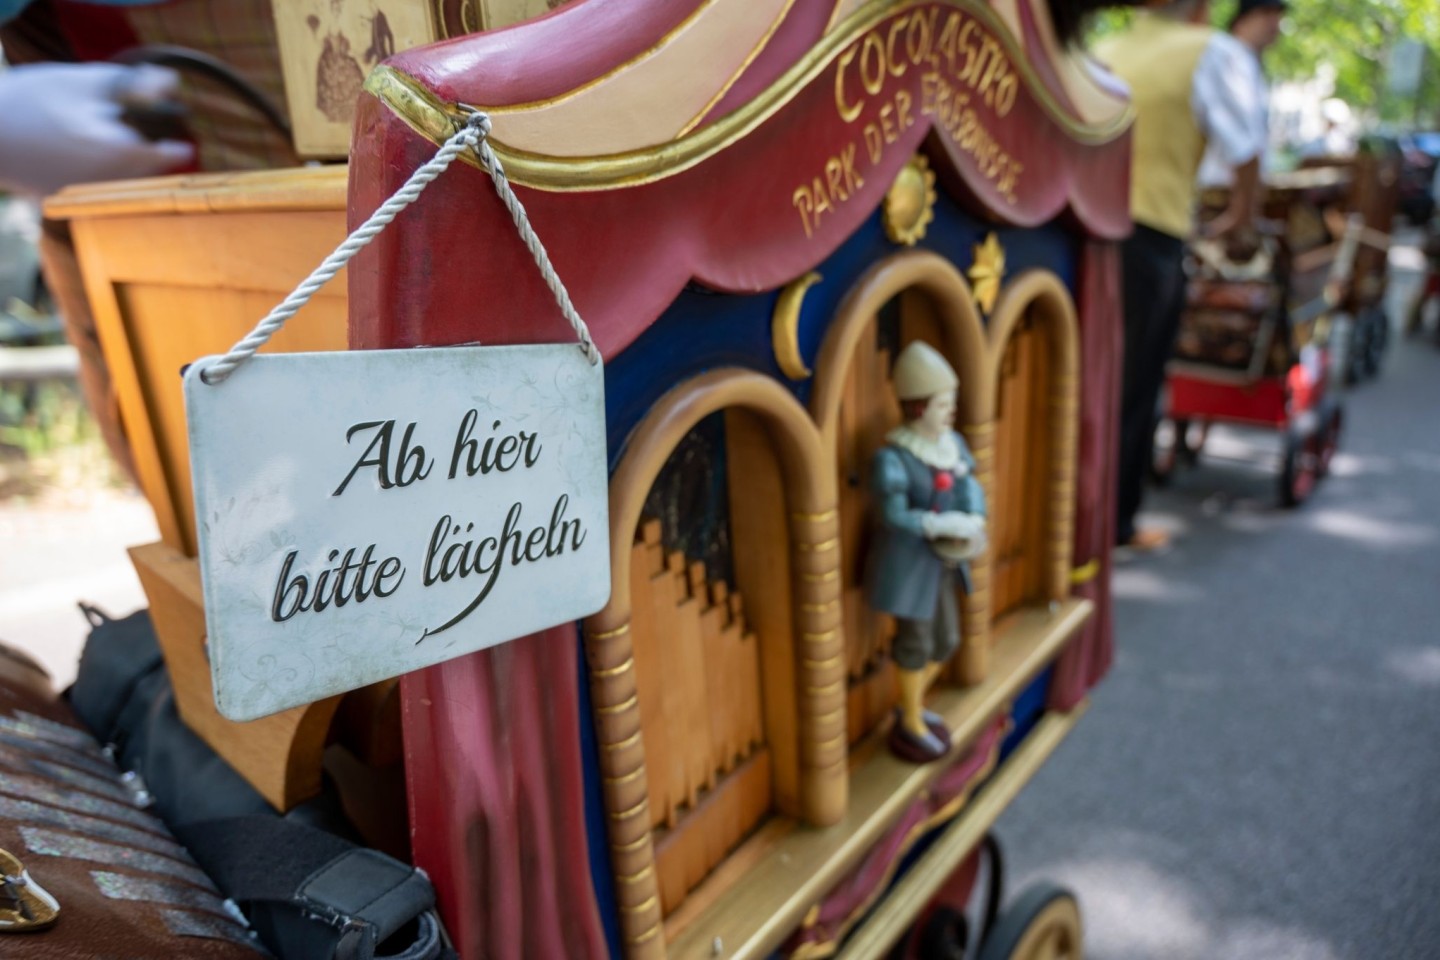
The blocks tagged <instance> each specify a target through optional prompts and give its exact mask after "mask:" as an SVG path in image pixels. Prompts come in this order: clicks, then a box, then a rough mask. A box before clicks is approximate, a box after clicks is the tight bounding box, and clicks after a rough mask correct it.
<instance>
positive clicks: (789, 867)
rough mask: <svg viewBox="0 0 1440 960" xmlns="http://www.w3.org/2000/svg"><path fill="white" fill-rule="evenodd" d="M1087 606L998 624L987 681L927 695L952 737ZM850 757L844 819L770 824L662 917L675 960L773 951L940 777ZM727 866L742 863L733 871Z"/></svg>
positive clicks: (1008, 696)
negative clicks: (716, 952)
mask: <svg viewBox="0 0 1440 960" xmlns="http://www.w3.org/2000/svg"><path fill="white" fill-rule="evenodd" d="M1092 609H1093V607H1092V605H1091V604H1090V602H1089V601H1086V600H1078V599H1071V600H1067V601H1066V602H1064V603H1063V604H1061V605H1060V607H1059V609H1058V610H1057V611H1055V612H1053V613H1052V612H1051V611H1050V610H1049V608H1048V606H1047V607H1027V608H1024V609H1022V610H1019V611H1017V612H1015V613H1014V614H1012V615H1011V616H1010V617H1008V618H1006V619H1005V620H1004V621H1002V622H1001V623H998V624H997V625H996V628H995V650H994V659H993V662H992V667H991V670H990V671H989V673H988V674H987V676H986V678H985V679H984V680H983V681H981V682H980V683H978V684H976V685H975V686H972V687H967V688H965V689H963V690H962V689H957V688H944V689H941V690H939V691H938V692H937V693H936V695H935V696H934V697H933V698H932V700H931V703H930V706H931V708H932V709H934V710H936V711H938V712H939V713H941V714H942V715H943V716H944V717H945V719H946V721H947V723H948V724H949V725H950V728H951V730H952V732H953V735H954V742H955V743H957V744H963V743H969V742H971V741H973V740H974V739H975V737H977V736H978V735H979V734H980V733H981V731H982V730H983V729H984V728H985V726H986V725H987V724H988V723H989V722H991V721H992V720H993V719H994V717H995V716H996V715H997V714H998V713H999V712H1000V711H1001V710H1002V709H1004V707H1005V705H1006V704H1007V703H1009V702H1010V701H1011V700H1012V699H1013V698H1014V697H1015V696H1016V695H1017V694H1018V693H1019V692H1020V691H1021V690H1023V689H1024V688H1025V686H1026V684H1028V683H1029V681H1030V680H1031V679H1032V678H1033V677H1034V676H1035V675H1036V674H1037V673H1039V672H1040V671H1041V670H1042V669H1043V668H1044V667H1045V666H1046V665H1047V664H1049V663H1050V662H1052V661H1053V660H1054V659H1055V657H1056V656H1057V655H1059V653H1060V651H1061V649H1062V648H1063V647H1064V645H1065V644H1066V642H1067V641H1069V640H1070V638H1072V637H1073V636H1074V635H1075V634H1076V632H1077V631H1078V630H1079V629H1080V628H1081V627H1082V626H1083V625H1084V624H1085V622H1086V621H1087V620H1088V618H1089V616H1090V614H1091V611H1092ZM856 756H858V757H863V759H860V760H859V761H858V762H857V763H856V764H855V765H854V766H853V767H852V769H851V774H850V802H849V805H848V807H847V809H846V813H845V816H844V818H843V819H842V820H841V821H840V822H839V823H837V824H835V825H834V826H831V827H825V828H822V829H796V828H795V827H794V825H793V824H789V825H788V826H787V825H786V824H785V823H784V821H782V822H781V823H772V825H770V826H768V827H767V829H765V830H762V831H760V832H758V833H757V835H756V836H755V837H753V838H752V839H751V840H749V841H747V842H746V844H745V845H743V846H742V847H740V849H738V850H737V851H736V852H735V853H734V854H732V855H731V857H730V860H729V861H728V862H727V864H726V866H725V867H724V868H722V869H721V870H717V871H716V872H715V873H714V874H712V875H711V876H710V877H708V878H707V879H706V881H705V882H704V883H702V884H701V885H700V886H699V887H698V888H696V890H695V891H694V892H693V893H692V894H691V895H690V897H689V898H688V902H687V904H686V907H685V908H684V909H682V910H680V911H677V912H676V913H675V914H674V915H673V916H671V917H670V918H668V919H667V922H666V925H665V932H666V938H667V940H668V956H669V957H671V958H672V960H692V958H694V960H700V958H710V957H712V956H713V952H712V946H713V943H714V940H715V938H717V937H718V938H720V940H721V942H722V943H723V944H724V948H725V956H726V958H727V960H745V958H761V957H767V956H769V955H770V953H771V951H773V950H775V949H776V948H777V947H779V946H780V944H781V943H782V942H783V941H784V939H785V937H787V936H788V935H789V934H790V932H791V931H792V930H794V928H795V927H796V925H797V924H799V923H800V921H801V919H802V918H803V917H804V915H805V912H806V911H807V910H809V909H810V908H811V907H812V906H813V905H814V904H815V903H816V902H818V901H819V900H820V899H821V897H823V896H824V895H825V894H826V893H827V892H828V891H829V890H830V889H831V887H833V886H834V885H835V883H836V882H838V881H839V880H840V879H841V878H842V877H844V876H845V875H846V874H847V873H848V872H849V871H850V870H852V869H854V867H855V865H856V864H857V863H858V862H859V860H860V858H861V857H863V856H864V854H865V852H866V851H868V850H869V849H870V848H871V847H872V846H873V845H874V844H875V842H876V841H877V840H878V839H879V838H880V837H881V836H883V835H884V833H885V831H886V830H888V829H889V828H890V827H891V825H892V824H893V823H894V822H895V820H896V819H897V818H898V817H899V816H900V815H901V814H902V813H903V811H904V810H905V809H906V808H907V807H908V806H909V805H910V803H911V802H913V800H914V799H915V797H917V796H919V794H920V793H921V792H922V791H924V790H925V789H927V787H928V786H929V784H930V782H931V781H932V780H933V779H934V777H935V776H937V775H938V774H939V773H940V771H939V770H938V769H937V768H936V766H935V765H921V766H917V765H915V764H907V763H904V762H902V761H900V760H898V759H896V758H895V757H892V756H890V755H889V753H888V751H886V750H884V749H881V748H879V746H878V745H877V746H876V748H874V749H871V750H869V751H866V750H864V749H860V750H857V751H854V752H852V757H856ZM1005 769H1006V768H1005V767H1002V768H1001V772H1003V771H1004V770H1005ZM776 819H777V820H780V818H776ZM752 847H753V848H755V849H751V848H752ZM732 863H733V864H743V865H744V866H745V869H743V871H742V870H740V869H738V868H737V869H735V870H732V869H731V864H732ZM692 903H693V904H695V905H696V906H695V908H693V909H692V907H691V904H692Z"/></svg>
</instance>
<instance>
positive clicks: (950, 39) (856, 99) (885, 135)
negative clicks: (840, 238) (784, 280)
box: [791, 9, 1024, 237]
mask: <svg viewBox="0 0 1440 960" xmlns="http://www.w3.org/2000/svg"><path fill="white" fill-rule="evenodd" d="M911 71H919V72H920V82H919V90H920V96H919V98H918V101H917V98H916V97H915V95H914V94H913V93H912V92H911V90H910V89H905V88H901V89H896V90H894V91H893V92H887V89H886V88H887V87H888V86H889V85H890V83H891V81H892V80H899V79H901V78H903V77H905V76H906V75H907V74H910V73H911ZM912 86H913V84H912ZM1019 90H1020V77H1019V74H1018V73H1017V72H1016V70H1015V67H1014V65H1013V64H1012V63H1011V62H1010V59H1009V57H1008V56H1006V54H1005V50H1004V47H1003V46H1002V45H1001V43H1000V41H999V40H997V39H996V38H995V37H994V35H993V34H991V33H990V31H989V30H988V29H987V28H986V27H985V26H984V25H983V24H981V23H980V22H979V21H978V20H976V19H975V18H974V17H971V16H969V15H967V14H965V13H962V12H960V11H958V10H952V11H941V10H939V9H930V10H916V11H912V12H909V13H903V14H900V15H899V16H896V17H894V18H892V19H890V20H888V21H886V22H885V23H882V24H880V25H879V26H877V27H874V28H873V29H871V30H869V31H867V32H866V33H865V34H864V36H862V37H861V38H860V39H859V40H858V41H856V42H855V43H853V44H851V45H850V46H849V47H847V48H845V49H844V50H843V51H842V52H841V53H840V55H839V56H838V57H837V58H836V61H835V73H834V92H835V111H836V113H837V114H838V115H839V117H840V119H841V120H842V121H844V122H845V123H846V124H847V125H849V124H858V125H859V127H858V135H857V136H856V137H854V138H853V139H852V140H851V141H850V142H849V143H847V144H846V145H845V146H844V147H842V148H841V149H839V150H837V151H835V152H834V153H833V154H831V155H830V156H829V157H827V158H826V159H825V162H824V164H823V166H822V168H821V169H820V170H819V171H818V172H817V173H815V174H814V175H813V176H811V177H810V178H809V179H808V180H806V181H804V182H802V183H800V184H799V185H798V186H796V187H795V189H794V191H793V192H792V194H791V203H792V205H793V206H794V207H795V212H796V213H797V214H798V215H799V216H800V223H801V226H802V227H803V228H804V230H805V235H806V236H807V237H808V236H813V235H814V233H815V231H816V229H817V228H818V227H819V226H820V224H821V223H822V222H823V220H824V218H825V216H827V215H829V214H833V213H835V212H836V211H837V210H839V209H840V207H841V206H842V205H844V204H845V203H847V202H849V201H850V200H851V198H853V197H854V196H855V194H856V192H857V191H858V190H859V189H860V188H862V187H864V186H865V178H864V174H863V173H862V170H861V162H860V161H861V160H862V159H863V160H865V161H868V164H869V167H876V166H879V165H880V163H881V162H882V161H883V159H884V157H885V153H886V150H887V148H888V147H889V146H890V145H891V144H893V143H896V142H897V141H899V140H900V138H901V136H902V135H903V134H904V132H905V131H906V130H908V129H910V128H911V127H913V126H914V125H915V124H916V122H917V120H918V119H920V118H929V119H933V121H934V123H935V124H936V125H937V126H939V127H941V128H942V129H943V130H944V131H945V132H946V133H947V134H948V135H949V137H950V139H951V141H952V142H954V143H955V144H956V146H958V147H959V148H960V149H961V150H962V151H964V152H965V153H966V154H968V155H969V156H970V157H971V158H972V159H973V160H974V161H975V167H976V169H977V170H978V171H979V173H980V175H981V176H983V177H985V179H986V180H988V181H990V182H991V183H993V184H994V186H995V189H996V190H997V191H998V192H999V193H1000V194H1001V195H1002V196H1004V197H1005V198H1006V199H1007V200H1009V201H1010V202H1011V203H1014V202H1015V189H1016V182H1017V180H1018V178H1019V176H1020V173H1021V172H1022V171H1023V169H1024V167H1023V165H1022V164H1021V163H1020V162H1019V161H1018V160H1016V159H1015V158H1014V157H1013V156H1011V155H1010V153H1009V152H1008V151H1007V150H1005V149H1004V147H1002V146H1001V145H1000V142H999V140H998V139H997V138H996V137H995V135H994V133H993V131H992V128H991V127H990V126H989V124H990V123H993V122H998V121H1002V120H1004V118H1005V117H1006V116H1008V115H1009V113H1010V111H1011V110H1012V109H1014V106H1015V99H1016V97H1017V96H1018V94H1019ZM862 118H865V119H864V121H863V122H861V121H862Z"/></svg>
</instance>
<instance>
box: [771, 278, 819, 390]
mask: <svg viewBox="0 0 1440 960" xmlns="http://www.w3.org/2000/svg"><path fill="white" fill-rule="evenodd" d="M819 282H820V274H818V273H816V272H815V271H814V270H811V271H810V272H809V273H807V274H805V276H803V277H800V278H799V279H798V280H791V281H790V282H789V283H787V284H786V285H785V289H783V290H781V291H780V299H779V300H776V301H775V313H774V314H773V316H772V318H771V320H770V345H771V347H772V348H773V349H774V351H775V362H776V363H778V364H780V370H781V371H782V372H783V373H784V374H785V376H787V377H789V378H790V379H791V380H804V379H805V378H806V377H808V376H810V368H809V367H807V366H805V358H804V357H802V356H801V355H800V302H801V301H802V300H804V299H805V291H806V290H809V289H810V288H811V287H813V286H814V285H815V284H817V283H819Z"/></svg>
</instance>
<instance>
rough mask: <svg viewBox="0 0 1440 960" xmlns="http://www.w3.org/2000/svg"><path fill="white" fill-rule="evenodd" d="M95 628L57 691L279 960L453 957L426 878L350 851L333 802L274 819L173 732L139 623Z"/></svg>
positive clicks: (348, 834) (143, 619)
mask: <svg viewBox="0 0 1440 960" xmlns="http://www.w3.org/2000/svg"><path fill="white" fill-rule="evenodd" d="M82 609H84V610H85V613H86V615H87V616H88V617H90V620H91V622H92V623H93V624H94V625H95V627H94V630H92V632H91V634H90V637H89V638H88V640H87V642H86V644H85V650H84V652H83V654H82V655H81V658H80V669H79V674H78V676H77V677H76V680H75V684H74V686H72V687H71V688H70V690H69V692H68V694H67V695H68V697H69V699H70V703H71V706H72V707H73V709H74V711H75V713H76V715H77V716H79V717H80V718H81V720H83V721H84V722H85V724H86V725H87V726H89V727H90V729H91V730H92V731H93V732H94V734H95V736H96V738H97V739H99V740H100V742H101V743H103V744H105V745H106V746H107V749H109V750H110V751H111V753H112V754H113V755H114V757H115V759H116V762H117V763H118V764H119V765H120V767H121V768H122V769H124V770H126V771H133V772H134V773H135V774H136V775H138V777H139V778H140V780H141V781H143V784H144V789H145V791H146V792H147V793H148V794H149V796H150V797H151V798H152V799H153V803H154V806H153V810H154V812H156V813H158V814H159V815H160V816H161V818H162V819H164V820H165V822H166V823H167V824H168V825H169V827H170V829H171V830H172V831H173V832H174V834H175V836H176V837H177V838H178V839H179V840H180V842H181V843H183V844H184V845H185V846H186V847H187V848H188V849H189V851H190V853H191V855H192V856H193V857H194V858H195V860H196V862H197V863H199V864H200V866H201V867H202V868H204V870H205V872H206V873H208V874H209V875H210V877H211V879H213V880H214V881H215V883H216V885H217V886H218V887H219V888H220V890H221V891H223V892H224V893H225V895H226V896H228V897H229V898H230V899H232V900H234V901H235V902H236V903H237V904H239V906H240V908H241V909H242V910H243V911H244V913H245V915H246V917H247V919H249V921H250V923H251V926H252V927H253V928H254V930H255V931H256V933H257V934H258V935H259V936H260V939H261V940H262V942H264V944H265V945H266V946H267V947H268V948H269V949H270V950H272V951H273V952H274V953H275V954H276V956H278V957H280V958H281V960H323V958H331V957H333V958H334V960H372V958H394V960H443V958H453V957H454V956H455V955H454V952H453V951H452V950H450V949H449V947H448V945H447V941H446V937H445V935H444V931H443V929H442V927H441V925H440V921H439V918H438V916H437V915H436V913H435V891H434V888H433V887H432V886H431V884H430V880H429V878H428V877H426V876H425V874H424V873H423V872H422V871H420V870H417V869H415V868H414V867H412V866H410V865H409V864H406V863H402V862H400V861H399V860H396V859H395V858H394V857H390V856H388V855H386V854H383V853H380V852H379V851H377V850H371V849H368V848H366V847H363V846H361V845H360V844H359V842H358V840H357V838H356V835H355V832H354V830H353V829H352V828H351V827H350V825H349V823H348V822H347V821H346V820H345V818H344V815H343V814H342V813H341V812H340V810H339V804H338V802H336V800H335V798H334V796H333V795H332V794H325V793H322V794H321V796H320V797H318V798H316V799H315V800H312V801H309V802H307V803H305V804H301V805H300V806H299V807H296V808H295V809H294V810H292V811H290V812H289V813H288V814H286V815H284V816H280V815H279V814H277V813H276V812H275V810H274V809H273V808H272V807H271V806H270V805H269V804H268V803H266V801H265V799H264V798H263V797H261V796H260V794H259V793H257V792H256V791H255V790H254V788H252V787H251V786H250V785H249V784H248V783H247V782H246V781H245V779H244V778H243V777H241V776H240V774H238V773H237V772H236V771H235V770H234V769H233V768H231V767H230V766H229V765H228V764H227V763H225V761H224V760H222V759H221V758H220V757H219V756H218V755H217V754H216V753H215V752H214V751H213V750H211V749H210V747H209V746H208V745H207V744H206V743H205V742H204V741H202V740H201V739H200V738H199V737H198V736H196V735H195V734H194V733H193V732H192V731H191V730H190V728H189V727H187V726H185V724H184V722H183V721H182V720H181V719H180V716H179V714H178V713H177V712H176V709H175V697H174V692H173V691H172V689H171V687H170V678H169V674H168V673H167V672H166V670H165V664H164V660H163V658H162V656H161V653H160V647H159V643H158V642H157V640H156V638H155V631H154V628H153V626H152V625H151V623H150V617H149V614H148V613H147V612H146V611H144V610H142V611H139V612H138V613H135V614H132V615H131V616H129V617H126V618H125V619H123V620H111V619H109V618H108V617H105V616H104V615H103V614H101V613H100V612H99V611H97V610H94V609H93V608H82Z"/></svg>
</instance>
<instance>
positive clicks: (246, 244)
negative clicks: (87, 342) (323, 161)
mask: <svg viewBox="0 0 1440 960" xmlns="http://www.w3.org/2000/svg"><path fill="white" fill-rule="evenodd" d="M83 222H84V223H85V225H86V229H87V230H88V231H89V232H90V233H91V235H92V236H93V237H94V238H95V242H96V243H97V245H98V246H100V247H101V248H102V249H103V250H104V256H105V260H104V267H103V269H104V271H105V276H106V280H107V281H108V282H110V283H117V284H131V283H137V284H149V285H154V286H162V287H195V288H199V289H203V290H207V291H211V292H212V293H214V292H218V291H222V290H248V291H263V292H267V293H270V294H277V293H278V294H280V295H281V296H284V295H285V294H287V293H289V292H290V291H291V290H293V289H294V288H295V286H296V285H297V284H299V283H300V281H302V280H304V279H305V277H306V276H308V275H309V273H310V271H311V270H313V269H315V266H316V265H317V264H318V263H319V262H320V261H321V260H323V259H324V258H325V257H326V256H327V255H328V254H329V253H330V251H332V250H334V249H335V248H336V247H337V246H339V244H340V243H341V241H343V240H344V239H345V235H346V231H345V208H344V205H343V204H342V205H341V206H340V207H339V208H337V209H335V210H320V211H295V212H290V213H266V212H252V211H243V212H235V213H203V214H197V215H195V216H135V217H123V218H117V219H100V220H90V221H83ZM85 269H86V270H89V269H90V265H89V263H86V264H85ZM345 278H346V274H345V271H344V270H342V271H341V272H340V273H339V274H337V275H336V277H335V279H334V280H331V281H330V282H329V283H328V284H326V285H325V286H324V287H322V288H321V289H320V291H319V292H318V293H317V294H316V296H317V297H320V298H322V299H335V300H344V299H345V298H346V280H345ZM276 302H278V298H276ZM273 306H275V303H271V304H270V307H273ZM308 310H309V308H308V307H307V308H305V309H304V310H302V311H301V312H300V313H299V314H297V316H298V317H299V318H300V319H301V320H302V321H303V320H304V319H305V317H306V315H307V313H308ZM268 311H269V307H267V308H266V310H265V311H263V312H261V313H259V314H257V315H256V316H253V317H251V318H250V323H249V325H250V326H252V327H253V326H254V325H255V324H256V323H257V322H258V321H259V320H260V318H261V317H263V316H264V315H265V313H266V312H268ZM186 320H187V325H190V326H195V325H205V324H208V323H209V318H208V317H207V316H205V315H204V314H197V315H192V316H190V317H188V318H186ZM227 346H228V344H227Z"/></svg>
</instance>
